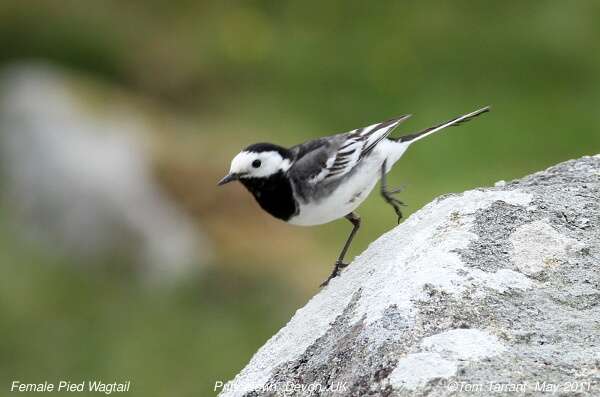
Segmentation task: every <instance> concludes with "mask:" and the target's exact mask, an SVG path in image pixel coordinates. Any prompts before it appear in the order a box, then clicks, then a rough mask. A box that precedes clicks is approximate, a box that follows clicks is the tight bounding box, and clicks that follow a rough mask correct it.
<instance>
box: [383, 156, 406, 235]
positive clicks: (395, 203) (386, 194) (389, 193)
mask: <svg viewBox="0 0 600 397" xmlns="http://www.w3.org/2000/svg"><path fill="white" fill-rule="evenodd" d="M386 163H387V160H383V164H382V165H381V196H382V197H383V199H384V200H385V201H386V202H387V203H388V204H389V205H391V206H392V207H394V211H395V212H396V215H397V216H398V223H400V219H402V211H400V206H402V205H406V204H404V203H403V202H402V201H400V200H398V199H397V198H395V197H394V196H393V195H394V194H397V193H400V192H401V191H402V188H399V189H394V190H388V189H387V179H386V175H385V168H386Z"/></svg>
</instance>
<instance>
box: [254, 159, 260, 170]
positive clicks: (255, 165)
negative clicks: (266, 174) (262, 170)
mask: <svg viewBox="0 0 600 397" xmlns="http://www.w3.org/2000/svg"><path fill="white" fill-rule="evenodd" d="M260 164H261V163H260V160H254V161H253V162H252V166H253V167H254V168H258V167H260Z"/></svg>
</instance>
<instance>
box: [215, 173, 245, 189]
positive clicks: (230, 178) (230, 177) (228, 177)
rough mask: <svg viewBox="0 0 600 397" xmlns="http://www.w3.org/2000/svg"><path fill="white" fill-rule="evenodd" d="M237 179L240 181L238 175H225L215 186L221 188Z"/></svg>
mask: <svg viewBox="0 0 600 397" xmlns="http://www.w3.org/2000/svg"><path fill="white" fill-rule="evenodd" d="M238 179H240V176H239V174H235V173H233V174H228V175H225V178H223V179H221V180H220V181H219V183H218V184H217V185H218V186H222V185H224V184H226V183H229V182H233V181H237V180H238Z"/></svg>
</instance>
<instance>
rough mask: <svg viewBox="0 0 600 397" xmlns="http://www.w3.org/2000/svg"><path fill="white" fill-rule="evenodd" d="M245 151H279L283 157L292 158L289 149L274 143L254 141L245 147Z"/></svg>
mask: <svg viewBox="0 0 600 397" xmlns="http://www.w3.org/2000/svg"><path fill="white" fill-rule="evenodd" d="M244 151H245V152H253V153H261V152H277V153H279V154H280V155H281V157H283V158H284V159H285V158H288V159H289V158H291V157H292V154H291V153H290V151H289V150H287V149H286V148H284V147H281V146H279V145H274V144H272V143H254V144H252V145H250V146H248V147H247V148H245V149H244Z"/></svg>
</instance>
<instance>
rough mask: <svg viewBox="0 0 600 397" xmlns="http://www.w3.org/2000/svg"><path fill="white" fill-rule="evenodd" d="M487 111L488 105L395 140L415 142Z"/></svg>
mask: <svg viewBox="0 0 600 397" xmlns="http://www.w3.org/2000/svg"><path fill="white" fill-rule="evenodd" d="M489 111H490V107H489V106H486V107H484V108H481V109H479V110H476V111H474V112H472V113H469V114H465V115H462V116H459V117H456V118H454V119H452V120H448V121H445V122H443V123H442V124H438V125H436V126H433V127H429V128H427V129H424V130H423V131H419V132H415V133H414V134H409V135H404V136H401V137H399V138H397V142H410V143H413V142H416V141H418V140H419V139H423V138H425V137H426V136H429V135H431V134H434V133H436V132H438V131H440V130H443V129H444V128H446V127H453V126H457V125H461V124H462V123H466V122H467V121H470V120H473V119H474V118H475V117H477V116H479V115H480V114H483V113H486V112H489Z"/></svg>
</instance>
